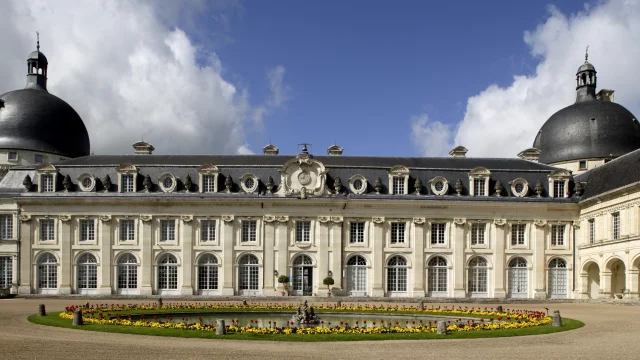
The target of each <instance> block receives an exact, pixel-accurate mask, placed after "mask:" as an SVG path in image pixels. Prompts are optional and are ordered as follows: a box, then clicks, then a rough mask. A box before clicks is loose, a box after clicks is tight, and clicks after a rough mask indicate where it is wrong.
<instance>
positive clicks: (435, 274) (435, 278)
mask: <svg viewBox="0 0 640 360" xmlns="http://www.w3.org/2000/svg"><path fill="white" fill-rule="evenodd" d="M429 292H430V293H431V296H447V260H446V259H445V258H443V257H441V256H436V257H434V258H433V259H431V260H429Z"/></svg>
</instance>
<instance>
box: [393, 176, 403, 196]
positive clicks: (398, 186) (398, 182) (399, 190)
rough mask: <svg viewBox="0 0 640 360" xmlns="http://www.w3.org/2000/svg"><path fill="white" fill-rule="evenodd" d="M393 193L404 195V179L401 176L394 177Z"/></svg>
mask: <svg viewBox="0 0 640 360" xmlns="http://www.w3.org/2000/svg"><path fill="white" fill-rule="evenodd" d="M393 193H394V194H404V179H403V178H401V177H399V176H394V177H393Z"/></svg>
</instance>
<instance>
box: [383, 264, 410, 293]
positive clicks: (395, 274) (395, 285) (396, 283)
mask: <svg viewBox="0 0 640 360" xmlns="http://www.w3.org/2000/svg"><path fill="white" fill-rule="evenodd" d="M387 291H388V292H390V293H398V292H401V293H404V292H406V291H407V260H405V258H403V257H402V256H394V257H392V258H391V259H389V262H388V267H387Z"/></svg>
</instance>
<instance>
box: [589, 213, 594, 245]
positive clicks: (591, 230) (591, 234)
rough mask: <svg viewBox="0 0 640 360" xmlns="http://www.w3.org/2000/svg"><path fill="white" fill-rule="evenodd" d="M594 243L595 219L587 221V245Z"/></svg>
mask: <svg viewBox="0 0 640 360" xmlns="http://www.w3.org/2000/svg"><path fill="white" fill-rule="evenodd" d="M595 243H596V221H595V219H591V220H589V244H595Z"/></svg>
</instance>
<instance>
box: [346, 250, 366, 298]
mask: <svg viewBox="0 0 640 360" xmlns="http://www.w3.org/2000/svg"><path fill="white" fill-rule="evenodd" d="M347 291H349V295H364V294H365V293H366V292H367V260H365V258H363V257H362V256H360V255H356V256H352V257H351V258H350V259H349V261H347Z"/></svg>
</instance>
